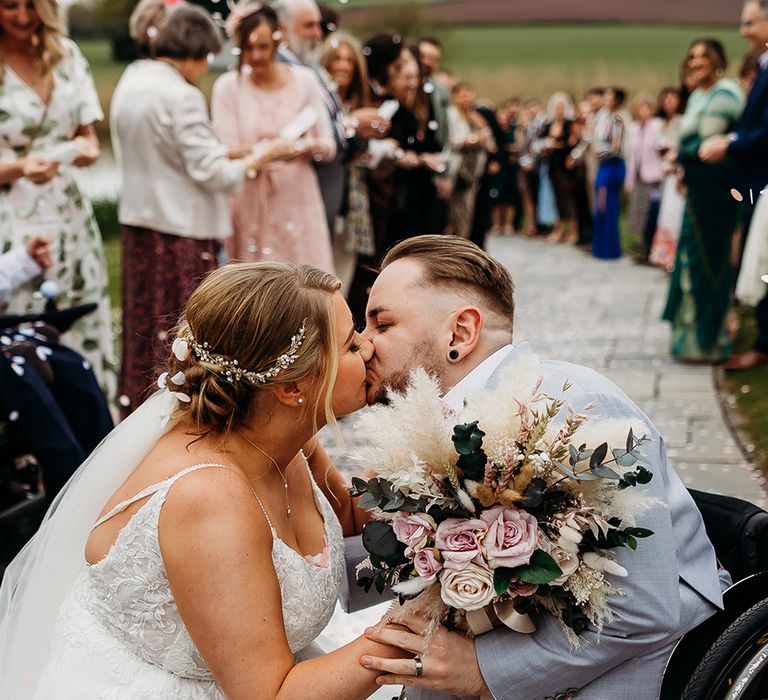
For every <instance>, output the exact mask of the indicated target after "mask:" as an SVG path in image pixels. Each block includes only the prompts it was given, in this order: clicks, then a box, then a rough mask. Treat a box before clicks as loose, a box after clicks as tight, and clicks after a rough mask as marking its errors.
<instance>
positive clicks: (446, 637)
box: [361, 236, 722, 700]
mask: <svg viewBox="0 0 768 700" xmlns="http://www.w3.org/2000/svg"><path fill="white" fill-rule="evenodd" d="M513 289H514V286H513V282H512V279H511V277H510V275H509V273H508V272H507V271H506V269H505V268H504V267H503V266H502V265H501V264H500V263H498V262H497V261H496V260H494V259H493V258H491V257H490V256H488V255H487V254H486V253H485V252H483V251H482V250H481V249H480V248H478V247H477V246H475V245H474V244H472V243H470V242H469V241H466V240H463V239H461V238H457V237H453V236H420V237H417V238H412V239H408V240H406V241H403V242H401V243H399V244H398V245H396V246H395V247H394V248H392V249H391V250H390V251H389V253H388V254H387V255H386V257H385V258H384V260H383V262H382V271H381V273H380V275H379V277H378V279H377V281H376V283H375V284H374V285H373V288H372V289H371V294H370V298H369V301H368V309H367V326H366V330H365V335H366V336H367V337H368V338H369V339H370V340H371V341H372V342H373V345H374V349H375V352H374V356H373V357H372V359H371V361H370V363H369V366H368V381H369V386H370V389H369V397H368V398H369V403H373V402H377V401H382V400H385V399H386V390H387V388H394V389H400V390H402V389H404V388H405V386H406V385H407V382H408V377H409V373H410V370H411V369H413V368H415V367H424V368H425V369H427V370H428V371H429V372H431V373H433V374H434V375H436V376H437V377H438V378H439V380H440V381H441V383H442V387H443V390H444V395H443V399H444V401H445V403H446V405H447V406H448V407H450V408H451V409H453V410H456V411H458V410H459V409H460V408H461V406H462V401H463V396H464V395H465V394H466V393H467V392H469V391H470V390H472V389H478V388H481V387H483V386H488V387H490V386H493V385H494V383H495V382H496V381H497V378H498V376H499V373H500V370H501V369H502V368H506V367H510V366H514V365H515V364H516V363H519V362H521V361H523V360H527V361H528V362H530V361H531V360H532V359H534V360H535V359H536V358H535V357H534V356H533V354H532V350H531V349H530V347H529V346H527V345H526V344H521V345H519V346H513V345H512V322H513V315H514V299H513ZM538 362H540V371H541V375H542V376H543V380H544V383H543V386H542V390H543V391H544V392H545V393H548V394H550V395H551V396H555V397H559V396H561V395H562V394H563V386H564V384H565V383H566V381H568V382H570V383H571V384H572V387H571V388H570V390H569V391H568V392H567V394H566V395H565V396H564V398H565V399H566V400H567V401H568V402H569V403H570V404H571V405H572V406H573V408H574V410H576V411H577V412H578V411H581V410H582V409H583V408H584V407H585V406H586V404H588V403H590V402H592V401H595V402H596V408H595V409H593V410H592V411H591V413H590V415H592V416H595V417H598V416H602V417H607V418H619V419H628V418H634V419H640V420H642V421H644V422H645V423H646V424H647V426H648V428H647V434H648V437H649V438H650V439H651V441H650V442H649V443H648V447H647V449H646V452H645V455H644V457H645V460H646V462H647V467H648V468H649V469H650V470H651V471H652V472H653V475H654V478H653V480H652V481H651V482H650V484H648V485H646V486H644V487H643V489H644V491H645V493H646V494H647V495H650V496H653V497H655V498H656V499H657V502H656V505H654V506H652V507H651V509H650V510H649V511H647V512H646V513H645V514H643V515H642V516H640V517H639V518H638V525H639V526H642V527H647V528H650V529H651V530H653V531H654V533H655V534H654V536H653V537H652V538H650V539H649V540H644V541H643V542H641V543H640V544H639V546H638V548H637V551H635V552H630V551H627V550H625V549H621V550H619V556H618V562H619V563H620V564H621V565H622V566H624V567H625V568H626V569H627V570H628V571H629V577H628V578H626V579H621V580H620V581H619V582H618V585H619V586H620V588H621V589H622V591H623V595H617V596H615V597H612V598H611V606H612V609H613V611H614V619H613V621H612V622H609V623H606V625H605V627H604V629H603V632H602V634H601V635H600V636H599V637H598V635H597V634H596V633H595V632H592V631H587V632H584V633H583V634H582V636H581V646H580V647H579V649H578V650H572V649H571V648H570V647H569V643H568V641H567V639H566V637H565V634H564V633H563V631H562V628H561V625H560V622H559V621H558V620H556V619H555V618H554V616H552V615H550V614H543V615H541V616H540V617H539V618H538V620H537V622H536V624H537V629H536V631H535V632H534V633H532V634H518V633H515V632H512V631H511V630H508V629H507V628H505V627H502V628H497V629H494V630H492V631H490V632H488V633H486V634H483V635H480V636H478V637H477V638H476V639H475V640H471V639H468V638H467V637H466V636H464V635H462V634H459V633H456V632H449V631H448V630H447V629H445V628H441V629H440V631H439V632H438V633H437V634H436V635H435V636H434V637H432V639H431V641H430V643H429V646H428V648H425V645H424V639H423V637H422V636H421V635H420V634H419V633H420V632H422V631H423V629H424V623H423V622H422V621H421V620H419V619H417V618H413V619H410V620H409V621H408V626H409V627H410V628H411V631H405V630H403V629H402V628H387V627H382V626H377V627H375V628H373V629H371V630H369V631H368V635H369V637H370V638H371V639H376V640H379V641H382V642H385V643H388V644H391V645H394V646H398V647H401V648H403V649H405V650H407V651H409V652H411V653H412V654H414V656H415V657H416V659H415V660H414V659H412V658H407V659H391V660H390V659H381V658H376V657H363V658H362V659H361V663H362V664H363V665H365V666H367V667H369V668H374V669H379V670H381V671H383V672H384V675H382V676H381V677H380V682H381V683H382V684H397V685H400V684H403V685H405V686H406V696H405V697H407V698H409V699H412V698H418V699H419V700H426V699H427V698H429V699H430V700H432V699H434V700H437V699H438V698H443V699H445V698H448V697H451V696H460V697H476V696H481V695H485V696H486V697H487V696H488V695H489V693H491V694H492V695H493V697H494V698H496V700H535V699H542V700H543V699H545V698H568V697H573V696H576V695H578V697H579V698H580V699H581V698H590V699H593V700H598V699H599V700H605V699H606V698H617V697H621V698H623V699H624V700H651V698H657V697H658V695H659V689H660V686H661V678H662V674H663V670H664V665H665V662H666V660H667V658H668V657H669V655H670V653H671V651H672V648H673V646H674V644H675V642H676V640H677V639H679V638H680V637H681V636H682V635H683V634H684V633H685V632H687V631H688V630H690V629H692V628H693V627H695V626H696V625H698V624H699V623H701V622H703V621H704V620H706V619H707V618H708V617H709V616H711V615H712V614H713V613H714V612H715V611H716V609H717V608H720V607H722V595H721V580H720V578H719V576H718V571H717V564H716V561H715V554H714V550H713V549H712V545H711V544H710V542H709V540H708V539H707V536H706V534H705V531H704V525H703V522H702V520H701V517H700V515H699V512H698V510H697V509H696V506H695V505H694V503H693V501H692V500H691V498H690V496H689V495H688V492H687V491H686V489H685V487H684V486H683V484H682V482H681V481H680V479H679V477H678V476H677V474H676V473H675V472H674V470H673V469H672V468H671V467H670V465H669V464H668V462H667V457H666V452H665V448H664V441H663V439H662V438H661V436H660V435H659V433H658V431H656V430H655V429H654V428H653V426H652V425H651V424H650V422H649V421H648V419H647V417H646V416H645V415H644V414H643V413H642V412H641V411H640V409H639V408H638V407H637V406H635V405H634V404H633V403H632V402H631V401H630V400H629V398H627V396H626V395H625V394H624V393H623V392H622V391H621V390H620V389H619V388H618V387H616V386H615V385H614V384H612V383H611V382H610V381H609V380H607V379H606V378H604V377H602V376H601V375H599V374H597V373H596V372H594V371H592V370H589V369H586V368H584V367H579V366H577V365H572V364H568V363H564V362H549V361H538ZM417 671H418V672H419V675H418V676H417V675H416V674H417Z"/></svg>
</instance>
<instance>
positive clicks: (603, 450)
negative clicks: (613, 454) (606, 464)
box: [589, 442, 608, 469]
mask: <svg viewBox="0 0 768 700" xmlns="http://www.w3.org/2000/svg"><path fill="white" fill-rule="evenodd" d="M607 454H608V443H607V442H604V443H603V444H602V445H598V446H597V447H596V448H595V451H594V452H593V453H592V455H591V457H590V458H589V468H590V469H591V468H592V467H596V466H597V465H599V464H602V463H603V460H605V457H606V455H607Z"/></svg>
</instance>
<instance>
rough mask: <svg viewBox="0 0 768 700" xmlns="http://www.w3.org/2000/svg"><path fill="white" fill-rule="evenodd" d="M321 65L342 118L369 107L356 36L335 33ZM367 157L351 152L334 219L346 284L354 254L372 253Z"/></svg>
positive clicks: (339, 266)
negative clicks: (342, 194)
mask: <svg viewBox="0 0 768 700" xmlns="http://www.w3.org/2000/svg"><path fill="white" fill-rule="evenodd" d="M321 64H322V66H323V68H324V69H325V70H326V71H327V72H328V75H329V76H330V77H331V80H333V82H334V84H335V85H336V89H337V91H338V96H339V100H340V101H341V109H342V114H343V115H344V116H345V117H350V116H351V114H352V113H353V112H354V111H355V110H357V109H361V108H363V107H368V106H370V103H371V100H370V89H369V86H368V69H367V67H366V64H365V57H364V56H363V53H362V47H361V45H360V42H359V41H358V40H357V39H355V38H354V37H353V36H351V35H350V34H346V33H344V32H336V33H334V34H333V36H331V38H330V39H329V40H328V41H326V43H325V46H324V48H323V56H322V59H321ZM366 156H367V151H366V150H364V149H361V150H354V151H352V152H351V153H350V159H349V160H348V162H347V178H346V179H347V187H346V192H345V193H344V199H343V200H342V205H341V210H340V212H339V216H337V217H336V222H335V230H334V233H335V236H334V258H335V264H336V270H337V274H338V275H339V278H340V279H341V280H342V281H344V282H345V287H346V286H348V284H349V281H350V277H351V275H352V273H353V272H354V266H355V264H356V260H357V256H358V255H364V256H371V255H373V254H374V252H375V241H374V238H373V224H372V222H371V212H370V204H369V198H368V181H367V169H366V167H365V159H366Z"/></svg>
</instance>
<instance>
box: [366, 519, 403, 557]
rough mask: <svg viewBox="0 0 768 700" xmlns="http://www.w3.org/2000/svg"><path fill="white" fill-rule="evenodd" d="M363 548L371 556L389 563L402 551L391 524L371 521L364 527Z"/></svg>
mask: <svg viewBox="0 0 768 700" xmlns="http://www.w3.org/2000/svg"><path fill="white" fill-rule="evenodd" d="M363 546H364V547H365V548H366V550H367V551H369V552H370V553H371V554H375V555H376V556H378V557H380V558H381V559H383V560H385V561H388V560H389V559H391V558H392V557H394V556H395V555H396V554H398V552H399V551H401V549H402V545H401V543H400V542H399V541H398V539H397V537H395V531H394V530H393V529H392V526H391V525H390V524H389V523H383V522H381V521H380V520H371V521H370V522H367V523H366V524H365V525H364V526H363Z"/></svg>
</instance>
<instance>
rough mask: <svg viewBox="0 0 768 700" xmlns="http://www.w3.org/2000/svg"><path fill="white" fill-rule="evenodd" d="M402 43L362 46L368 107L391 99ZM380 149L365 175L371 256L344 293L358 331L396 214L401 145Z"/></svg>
mask: <svg viewBox="0 0 768 700" xmlns="http://www.w3.org/2000/svg"><path fill="white" fill-rule="evenodd" d="M403 53H404V51H403V43H402V39H401V37H400V36H399V35H397V34H376V35H374V36H372V37H370V38H369V39H367V40H366V42H365V44H364V45H363V55H364V56H365V62H366V68H367V70H368V83H369V88H370V99H371V103H372V104H373V105H374V106H375V107H377V108H378V107H380V106H381V105H382V104H383V103H384V102H386V101H387V100H390V99H392V94H391V85H392V82H393V80H394V78H395V74H396V73H397V71H398V70H399V67H400V65H401V56H402V55H403ZM378 146H379V148H380V153H379V156H377V161H378V162H377V163H376V167H371V169H370V170H369V171H368V177H367V185H368V200H369V207H370V212H371V224H372V230H373V248H374V250H373V253H372V254H371V255H362V254H360V255H358V256H357V264H356V267H355V272H354V275H353V277H352V281H351V283H350V285H349V291H348V292H347V300H348V302H349V308H350V309H351V311H352V316H353V318H354V319H355V323H356V324H357V325H358V327H363V326H364V325H365V306H366V303H367V301H368V291H369V290H370V287H371V285H372V284H373V282H374V280H375V279H376V270H377V268H378V265H379V262H380V260H381V258H382V257H383V256H384V253H386V251H387V248H388V247H389V242H388V241H389V235H390V229H391V226H392V224H391V220H392V217H393V216H394V213H395V199H396V196H397V189H396V182H395V176H394V171H395V164H394V158H395V156H396V155H397V154H398V153H399V152H400V151H399V150H398V149H399V148H400V145H399V144H398V142H397V141H396V140H395V139H394V138H387V139H385V140H384V141H382V142H381V143H380V144H378Z"/></svg>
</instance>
